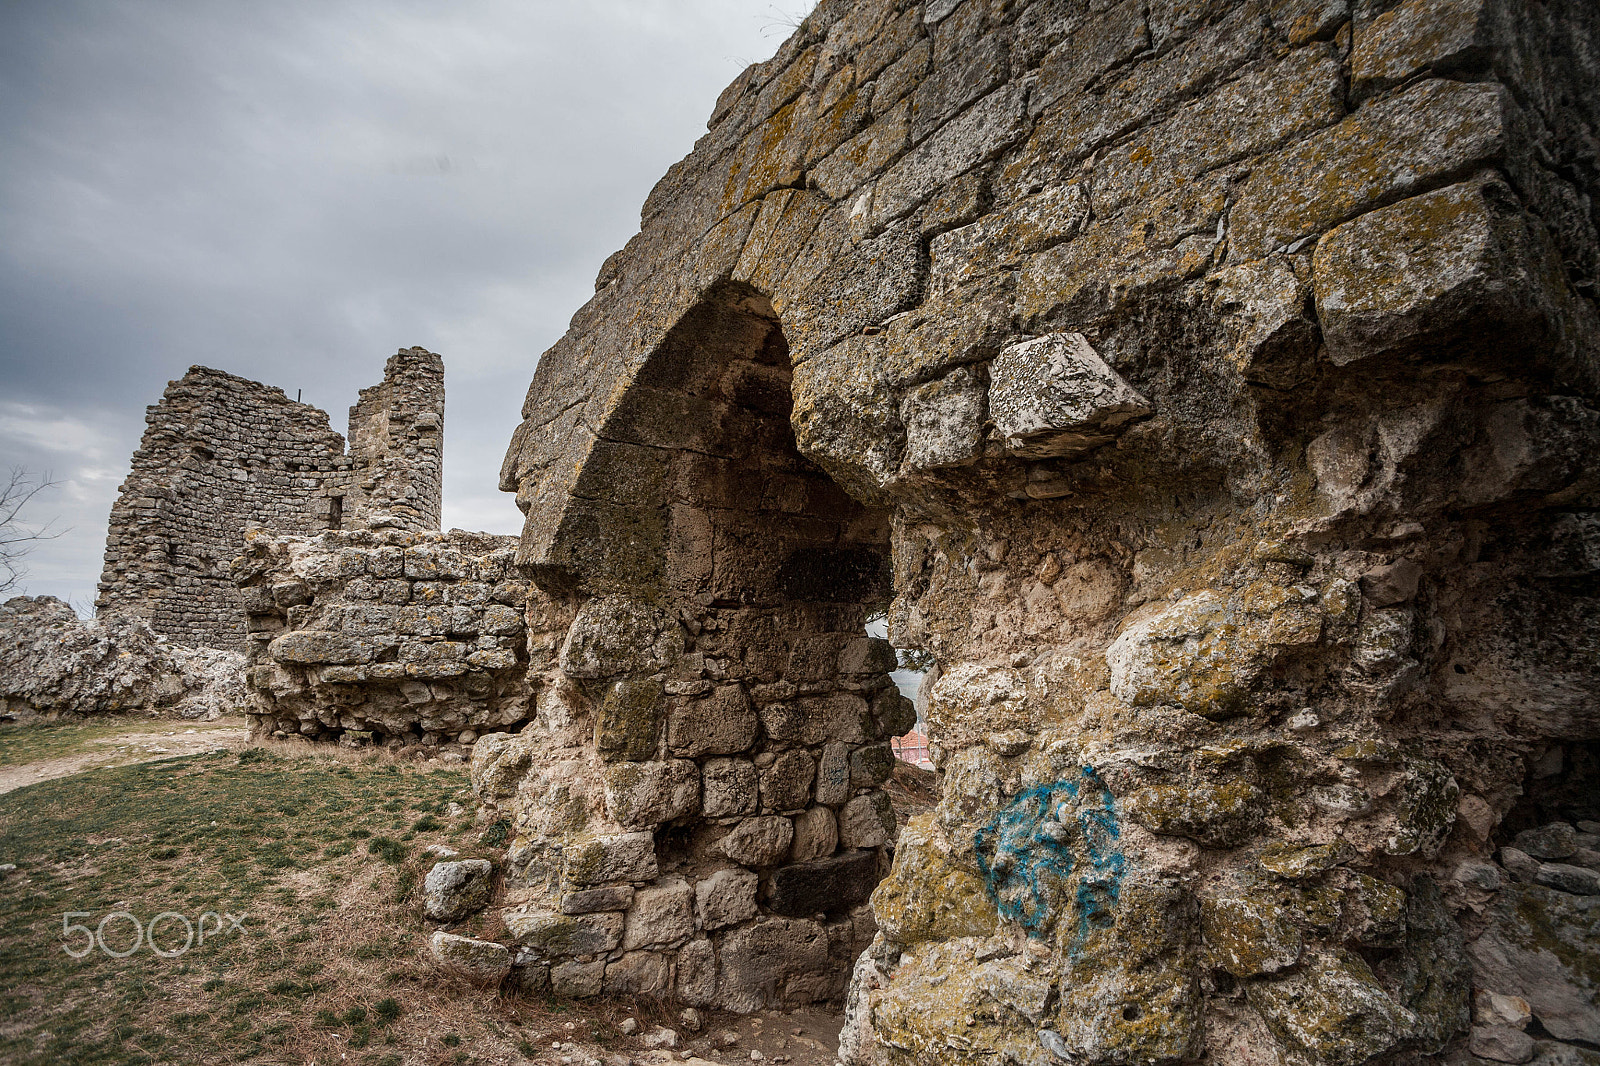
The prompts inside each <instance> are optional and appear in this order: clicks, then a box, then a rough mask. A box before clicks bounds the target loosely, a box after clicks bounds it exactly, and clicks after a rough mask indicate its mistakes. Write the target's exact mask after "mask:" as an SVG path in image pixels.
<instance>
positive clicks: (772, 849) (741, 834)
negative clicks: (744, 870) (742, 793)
mask: <svg viewBox="0 0 1600 1066" xmlns="http://www.w3.org/2000/svg"><path fill="white" fill-rule="evenodd" d="M793 842H794V823H793V822H792V821H790V820H789V819H788V818H784V817H782V816H779V815H762V816H760V817H756V818H746V819H745V820H744V821H742V822H740V823H739V824H738V825H736V826H734V828H733V831H732V832H730V833H729V834H728V835H727V836H725V837H723V838H722V840H721V842H720V843H719V844H718V845H717V850H718V851H719V852H721V853H722V854H723V855H726V856H727V857H728V858H730V859H732V860H733V861H734V862H738V863H743V864H744V865H746V866H772V865H774V864H775V863H778V862H781V861H782V860H783V857H784V856H785V855H787V854H788V853H789V845H790V844H792V843H793Z"/></svg>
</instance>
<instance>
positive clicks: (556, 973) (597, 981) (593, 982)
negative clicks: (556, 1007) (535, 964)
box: [550, 959, 606, 999]
mask: <svg viewBox="0 0 1600 1066" xmlns="http://www.w3.org/2000/svg"><path fill="white" fill-rule="evenodd" d="M605 973H606V960H604V959H595V960H594V961H593V962H561V963H557V964H556V965H554V966H552V967H550V991H551V992H553V993H554V994H556V995H558V996H568V997H571V998H572V999H587V998H589V997H590V996H598V995H599V994H600V988H601V984H602V982H603V981H604V980H605Z"/></svg>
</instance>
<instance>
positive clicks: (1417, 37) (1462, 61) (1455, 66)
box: [1350, 0, 1493, 97]
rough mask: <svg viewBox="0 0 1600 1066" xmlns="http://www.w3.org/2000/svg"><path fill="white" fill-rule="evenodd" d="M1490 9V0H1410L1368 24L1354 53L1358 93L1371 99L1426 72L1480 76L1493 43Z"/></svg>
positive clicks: (1353, 73)
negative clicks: (1479, 71)
mask: <svg viewBox="0 0 1600 1066" xmlns="http://www.w3.org/2000/svg"><path fill="white" fill-rule="evenodd" d="M1491 7H1492V4H1491V2H1490V0H1407V2H1406V3H1403V4H1401V5H1400V6H1398V7H1396V8H1393V9H1391V10H1389V11H1385V12H1384V13H1383V14H1382V15H1379V16H1378V17H1377V18H1375V19H1373V20H1372V21H1370V22H1368V23H1366V24H1365V25H1363V26H1362V27H1361V30H1360V32H1359V33H1357V34H1356V38H1355V48H1354V49H1353V50H1352V51H1351V53H1350V73H1351V80H1352V82H1353V83H1354V84H1353V86H1352V88H1353V89H1354V94H1355V95H1356V96H1358V97H1366V96H1370V95H1372V94H1373V93H1376V92H1382V91H1383V90H1384V89H1387V88H1390V87H1391V86H1395V85H1399V84H1400V83H1401V82H1403V81H1405V80H1406V79H1407V78H1410V77H1412V76H1414V75H1416V74H1419V73H1422V72H1423V71H1427V72H1429V73H1432V74H1435V75H1439V76H1443V77H1461V75H1464V74H1471V73H1475V72H1476V71H1477V70H1479V69H1481V68H1482V67H1484V66H1486V65H1487V61H1488V59H1489V49H1490V47H1491V45H1492V43H1493V40H1492V37H1493V35H1492V33H1491V31H1490V27H1489V23H1488V19H1487V17H1486V16H1487V15H1488V14H1489V11H1490V9H1491ZM1461 80H1463V81H1465V80H1468V79H1467V78H1464V77H1463V78H1461Z"/></svg>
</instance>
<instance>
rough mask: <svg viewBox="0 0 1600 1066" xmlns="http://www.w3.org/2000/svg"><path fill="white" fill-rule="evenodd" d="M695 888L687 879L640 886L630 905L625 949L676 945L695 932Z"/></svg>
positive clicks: (625, 929)
mask: <svg viewBox="0 0 1600 1066" xmlns="http://www.w3.org/2000/svg"><path fill="white" fill-rule="evenodd" d="M694 896H695V893H694V889H692V888H690V887H689V885H688V883H687V882H685V881H665V882H663V883H662V884H659V885H652V886H651V887H649V888H641V889H640V890H639V891H638V893H637V894H636V895H635V896H634V898H633V906H631V907H629V908H628V917H627V925H626V927H625V928H624V930H623V933H622V949H623V950H624V951H634V950H637V949H639V948H649V947H673V946H676V945H678V944H681V943H683V942H684V941H686V940H688V939H689V937H690V936H692V935H693V934H694V909H693V908H694Z"/></svg>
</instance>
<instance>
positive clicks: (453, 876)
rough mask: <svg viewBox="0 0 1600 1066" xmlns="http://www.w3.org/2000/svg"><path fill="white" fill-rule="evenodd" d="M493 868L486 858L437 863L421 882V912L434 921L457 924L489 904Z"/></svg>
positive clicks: (492, 885) (492, 884)
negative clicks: (490, 877)
mask: <svg viewBox="0 0 1600 1066" xmlns="http://www.w3.org/2000/svg"><path fill="white" fill-rule="evenodd" d="M493 869H494V866H493V864H491V863H490V862H489V860H488V859H463V860H461V861H460V862H437V863H434V864H433V869H431V870H429V871H428V876H427V877H425V878H423V880H422V910H423V913H424V914H426V915H427V916H428V917H429V918H432V919H433V920H434V921H436V922H455V921H460V920H461V919H462V918H465V917H466V916H467V915H469V914H474V913H476V912H478V911H480V910H482V909H483V908H484V907H486V906H488V904H489V893H490V890H491V889H492V888H493V887H494V883H493V882H492V881H491V880H490V879H489V875H490V873H491V872H492V871H493Z"/></svg>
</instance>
